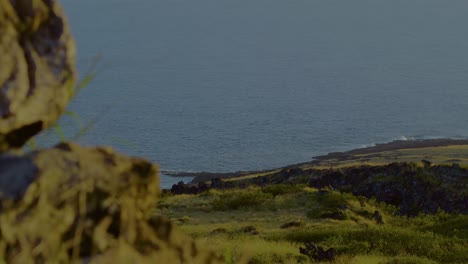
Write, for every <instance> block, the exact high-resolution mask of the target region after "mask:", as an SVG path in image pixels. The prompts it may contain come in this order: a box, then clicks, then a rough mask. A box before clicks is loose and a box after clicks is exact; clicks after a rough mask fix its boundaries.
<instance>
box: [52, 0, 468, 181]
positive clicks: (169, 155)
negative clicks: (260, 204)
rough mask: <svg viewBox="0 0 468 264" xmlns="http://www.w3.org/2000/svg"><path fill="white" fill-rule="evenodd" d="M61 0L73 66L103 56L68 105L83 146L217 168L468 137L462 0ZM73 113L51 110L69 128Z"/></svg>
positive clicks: (467, 8) (467, 53)
mask: <svg viewBox="0 0 468 264" xmlns="http://www.w3.org/2000/svg"><path fill="white" fill-rule="evenodd" d="M62 3H63V4H64V7H65V10H66V13H67V14H68V16H69V20H70V23H71V25H72V29H73V32H74V35H75V38H76V40H77V43H78V49H79V55H78V68H79V69H80V72H81V73H82V74H84V73H85V72H86V71H87V69H88V68H89V65H90V63H92V61H93V58H94V57H95V56H97V55H100V56H101V60H100V67H99V68H98V69H100V71H99V74H98V76H97V78H96V79H95V80H94V81H93V82H92V83H91V84H90V85H89V86H88V87H86V88H85V90H83V91H82V92H81V93H80V94H79V96H78V97H77V98H76V100H75V101H74V102H73V103H72V104H71V106H70V110H72V111H74V112H76V113H78V114H79V115H80V116H81V119H82V121H83V122H84V123H89V122H93V121H92V120H95V119H97V122H96V123H95V124H94V126H93V127H92V129H91V130H89V131H88V132H87V134H86V135H85V136H84V137H82V138H80V140H79V141H80V142H81V143H83V144H88V145H102V144H105V145H112V146H114V147H115V148H117V149H118V150H120V151H122V152H124V153H126V154H129V155H136V156H143V157H146V158H148V159H150V160H152V161H154V162H156V163H158V164H160V166H161V168H162V169H164V170H173V171H179V170H182V171H219V172H228V171H237V170H255V169H266V168H273V167H278V166H283V165H287V164H291V163H298V162H304V161H308V160H311V157H312V156H314V155H320V154H326V153H328V152H331V151H343V150H349V149H352V148H356V147H362V146H367V145H372V144H374V143H381V142H387V141H391V140H394V139H401V138H412V137H416V138H431V137H468V130H467V127H468V122H467V121H468V27H467V26H466V25H468V16H467V15H466V14H467V13H468V1H466V0H451V1H443V0H353V1H348V0H340V1H338V0H327V1H324V0H288V1H286V0H236V1H233V0H196V1H194V0H99V1H95V0H79V1H76V0H64V1H62ZM77 123H78V121H77V120H76V119H74V118H64V119H63V120H62V125H63V126H64V128H65V130H66V134H67V135H72V134H74V133H75V132H76V131H77V129H78V128H77V127H78V124H77ZM55 137H56V136H55ZM46 138H49V139H50V138H54V135H53V133H49V134H48V135H46ZM52 141H53V140H52ZM174 181H177V179H176V180H174V179H172V178H168V177H164V178H163V183H162V186H163V187H168V186H170V185H171V184H172V183H173V182H174Z"/></svg>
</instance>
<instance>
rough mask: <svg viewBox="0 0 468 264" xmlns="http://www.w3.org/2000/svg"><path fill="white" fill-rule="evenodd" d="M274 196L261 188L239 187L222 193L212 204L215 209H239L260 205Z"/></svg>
mask: <svg viewBox="0 0 468 264" xmlns="http://www.w3.org/2000/svg"><path fill="white" fill-rule="evenodd" d="M272 198H273V196H272V195H271V194H269V193H264V192H262V191H261V190H260V189H259V188H248V189H237V190H229V191H225V192H224V193H222V194H220V195H219V196H218V197H217V198H216V199H215V200H214V201H213V203H212V205H213V208H214V209H215V210H221V211H227V210H237V209H240V208H249V207H256V206H259V205H261V204H263V203H264V202H265V201H266V200H268V199H272Z"/></svg>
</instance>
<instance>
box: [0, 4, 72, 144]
mask: <svg viewBox="0 0 468 264" xmlns="http://www.w3.org/2000/svg"><path fill="white" fill-rule="evenodd" d="M74 67H75V44H74V42H73V39H72V37H71V34H70V30H69V28H68V24H67V22H66V19H65V17H64V16H63V12H62V11H61V9H60V7H59V5H58V4H57V3H56V1H50V0H0V152H3V151H5V150H8V149H11V148H19V147H21V146H23V145H24V143H26V141H27V140H28V139H30V138H31V137H32V136H34V135H36V134H37V133H39V132H40V131H42V130H43V129H45V128H47V127H49V126H50V125H51V124H53V123H54V122H55V121H56V120H57V119H58V118H59V116H60V115H61V114H62V113H63V111H64V110H65V107H66V105H67V103H68V101H69V100H70V99H71V97H72V96H73V93H74V82H75V78H76V74H75V68H74Z"/></svg>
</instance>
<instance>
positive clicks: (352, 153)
mask: <svg viewBox="0 0 468 264" xmlns="http://www.w3.org/2000/svg"><path fill="white" fill-rule="evenodd" d="M449 146H468V139H451V138H440V139H416V140H394V141H391V142H388V143H379V144H376V145H375V146H371V147H365V148H356V149H352V150H349V151H343V152H330V153H328V154H326V155H319V156H314V157H312V158H313V159H312V160H311V161H306V162H302V163H296V164H290V165H286V166H283V167H279V168H274V169H264V170H254V171H236V172H229V173H217V172H184V171H180V172H170V171H161V173H162V174H164V175H166V176H169V177H174V178H179V177H180V178H184V177H185V178H187V177H193V178H192V180H191V182H190V184H197V183H199V182H205V181H209V180H212V179H215V178H223V179H230V178H238V177H246V176H252V175H255V176H261V175H264V174H265V175H266V174H269V173H273V172H277V171H280V170H283V169H290V168H303V167H320V166H332V165H337V164H338V163H339V162H346V161H350V160H353V159H356V158H357V157H359V158H360V159H359V160H360V162H363V160H364V161H367V160H369V158H368V157H370V156H371V155H373V154H379V153H384V152H392V151H393V152H395V151H402V150H417V149H424V148H440V147H449ZM362 156H368V157H366V159H362V158H361V157H362ZM374 156H378V155H374ZM424 158H427V157H425V156H420V157H419V159H424ZM467 158H468V153H467ZM457 160H458V159H454V160H452V161H457ZM387 163H388V162H387Z"/></svg>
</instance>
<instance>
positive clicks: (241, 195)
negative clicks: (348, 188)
mask: <svg viewBox="0 0 468 264" xmlns="http://www.w3.org/2000/svg"><path fill="white" fill-rule="evenodd" d="M375 211H379V213H380V214H381V215H382V216H383V219H384V222H385V223H384V224H383V225H379V224H377V223H376V221H375V220H374V219H373V214H374V212H375ZM396 211H397V208H395V207H393V206H388V205H385V204H382V203H377V202H376V201H375V200H373V199H370V200H369V199H366V198H363V197H355V196H353V195H351V194H348V193H341V192H337V191H333V192H331V191H328V192H327V191H319V190H317V189H313V188H309V187H306V186H303V185H295V186H284V185H278V186H269V187H267V188H263V189H262V188H259V187H251V188H247V189H243V190H226V191H219V190H210V191H208V192H206V193H203V194H198V195H167V196H165V197H163V199H162V201H161V202H160V204H159V206H158V209H157V210H156V212H155V213H156V214H163V215H166V216H169V217H170V218H171V219H172V220H173V221H175V222H177V223H178V224H179V226H180V228H181V229H183V230H184V231H186V232H187V233H189V234H191V235H192V236H193V237H195V238H197V239H198V240H199V241H200V242H201V243H203V244H205V245H206V246H208V247H211V248H212V249H214V250H215V251H216V252H218V254H220V255H222V256H224V258H225V260H226V262H227V263H237V262H239V261H242V260H243V258H249V259H250V262H249V263H310V261H309V259H308V258H307V257H306V256H304V255H301V254H300V253H299V247H300V246H302V245H303V243H304V242H310V241H311V242H314V243H317V244H319V245H321V246H323V247H324V248H329V247H333V248H335V249H336V250H337V252H338V258H337V259H336V260H335V263H357V264H358V263H388V264H393V263H415V264H416V263H468V254H467V253H466V250H465V248H467V247H468V237H467V234H468V233H467V232H468V218H467V216H464V215H458V216H457V215H449V214H446V213H444V212H440V213H438V214H436V215H430V216H424V215H421V216H418V217H415V218H406V217H400V216H397V215H395V212H396ZM330 216H335V217H334V218H336V219H333V217H332V218H330ZM289 222H295V223H298V224H297V226H294V227H290V228H281V227H280V226H281V225H283V224H285V223H289ZM246 227H248V228H250V229H252V228H253V229H255V232H246V231H245V229H246ZM248 228H247V229H248ZM250 229H249V230H250Z"/></svg>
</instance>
